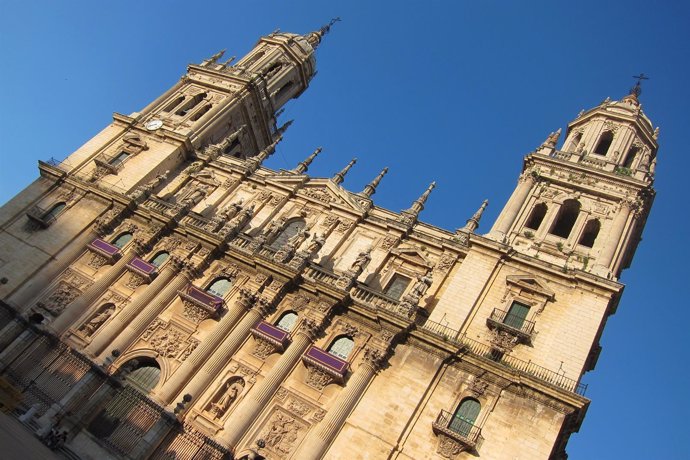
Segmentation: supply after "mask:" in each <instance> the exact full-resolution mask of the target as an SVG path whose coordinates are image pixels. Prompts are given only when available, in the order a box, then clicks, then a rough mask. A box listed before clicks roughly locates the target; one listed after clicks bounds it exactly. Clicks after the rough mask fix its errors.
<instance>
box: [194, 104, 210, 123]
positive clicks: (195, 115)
mask: <svg viewBox="0 0 690 460" xmlns="http://www.w3.org/2000/svg"><path fill="white" fill-rule="evenodd" d="M209 110H211V104H207V105H205V106H204V107H203V108H202V109H201V110H199V111H198V112H197V113H195V114H194V116H192V118H190V120H191V121H197V120H199V118H201V117H203V116H204V115H206V112H208V111H209Z"/></svg>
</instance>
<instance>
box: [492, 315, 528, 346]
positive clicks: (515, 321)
mask: <svg viewBox="0 0 690 460" xmlns="http://www.w3.org/2000/svg"><path fill="white" fill-rule="evenodd" d="M486 325H487V326H489V328H490V329H500V330H502V331H506V332H508V333H509V334H512V335H514V336H516V337H517V338H518V340H520V341H521V342H523V343H529V341H530V340H531V338H532V333H533V332H534V321H527V320H526V319H524V318H522V317H521V316H518V315H512V314H510V313H508V312H506V311H504V310H499V309H498V308H494V311H493V312H491V316H489V317H488V318H487V319H486Z"/></svg>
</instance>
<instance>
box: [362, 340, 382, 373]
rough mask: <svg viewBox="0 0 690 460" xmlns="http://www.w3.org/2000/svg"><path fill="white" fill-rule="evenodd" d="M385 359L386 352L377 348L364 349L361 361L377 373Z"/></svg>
mask: <svg viewBox="0 0 690 460" xmlns="http://www.w3.org/2000/svg"><path fill="white" fill-rule="evenodd" d="M385 359H386V352H385V351H382V350H379V349H378V348H373V347H369V346H367V347H365V348H364V357H363V361H364V362H365V363H366V364H368V365H369V366H371V367H372V368H374V370H376V371H378V370H379V369H380V368H381V366H383V363H384V361H385Z"/></svg>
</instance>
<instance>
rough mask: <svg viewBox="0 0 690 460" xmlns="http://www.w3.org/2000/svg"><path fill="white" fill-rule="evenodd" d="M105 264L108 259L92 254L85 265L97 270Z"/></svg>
mask: <svg viewBox="0 0 690 460" xmlns="http://www.w3.org/2000/svg"><path fill="white" fill-rule="evenodd" d="M107 262H108V259H106V258H105V257H103V256H102V255H100V254H98V253H95V252H92V253H91V254H90V255H89V260H88V262H86V265H88V266H89V267H91V268H94V269H96V270H98V269H99V268H101V267H102V266H103V265H105V264H106V263H107Z"/></svg>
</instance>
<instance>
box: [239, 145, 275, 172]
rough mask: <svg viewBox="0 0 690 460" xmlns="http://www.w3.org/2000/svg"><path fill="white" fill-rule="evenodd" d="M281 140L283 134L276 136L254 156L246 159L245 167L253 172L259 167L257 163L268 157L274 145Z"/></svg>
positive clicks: (259, 163)
mask: <svg viewBox="0 0 690 460" xmlns="http://www.w3.org/2000/svg"><path fill="white" fill-rule="evenodd" d="M282 140H283V136H278V137H276V139H275V140H274V141H273V142H271V143H270V144H269V145H268V146H266V148H265V149H263V150H262V151H261V152H259V154H258V155H256V156H255V157H251V158H248V159H247V160H246V161H247V169H248V170H249V171H250V172H254V171H256V170H257V169H259V165H261V163H263V162H264V160H266V158H268V157H270V156H271V155H273V152H275V151H276V146H277V145H278V144H279V143H280V141H282Z"/></svg>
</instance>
